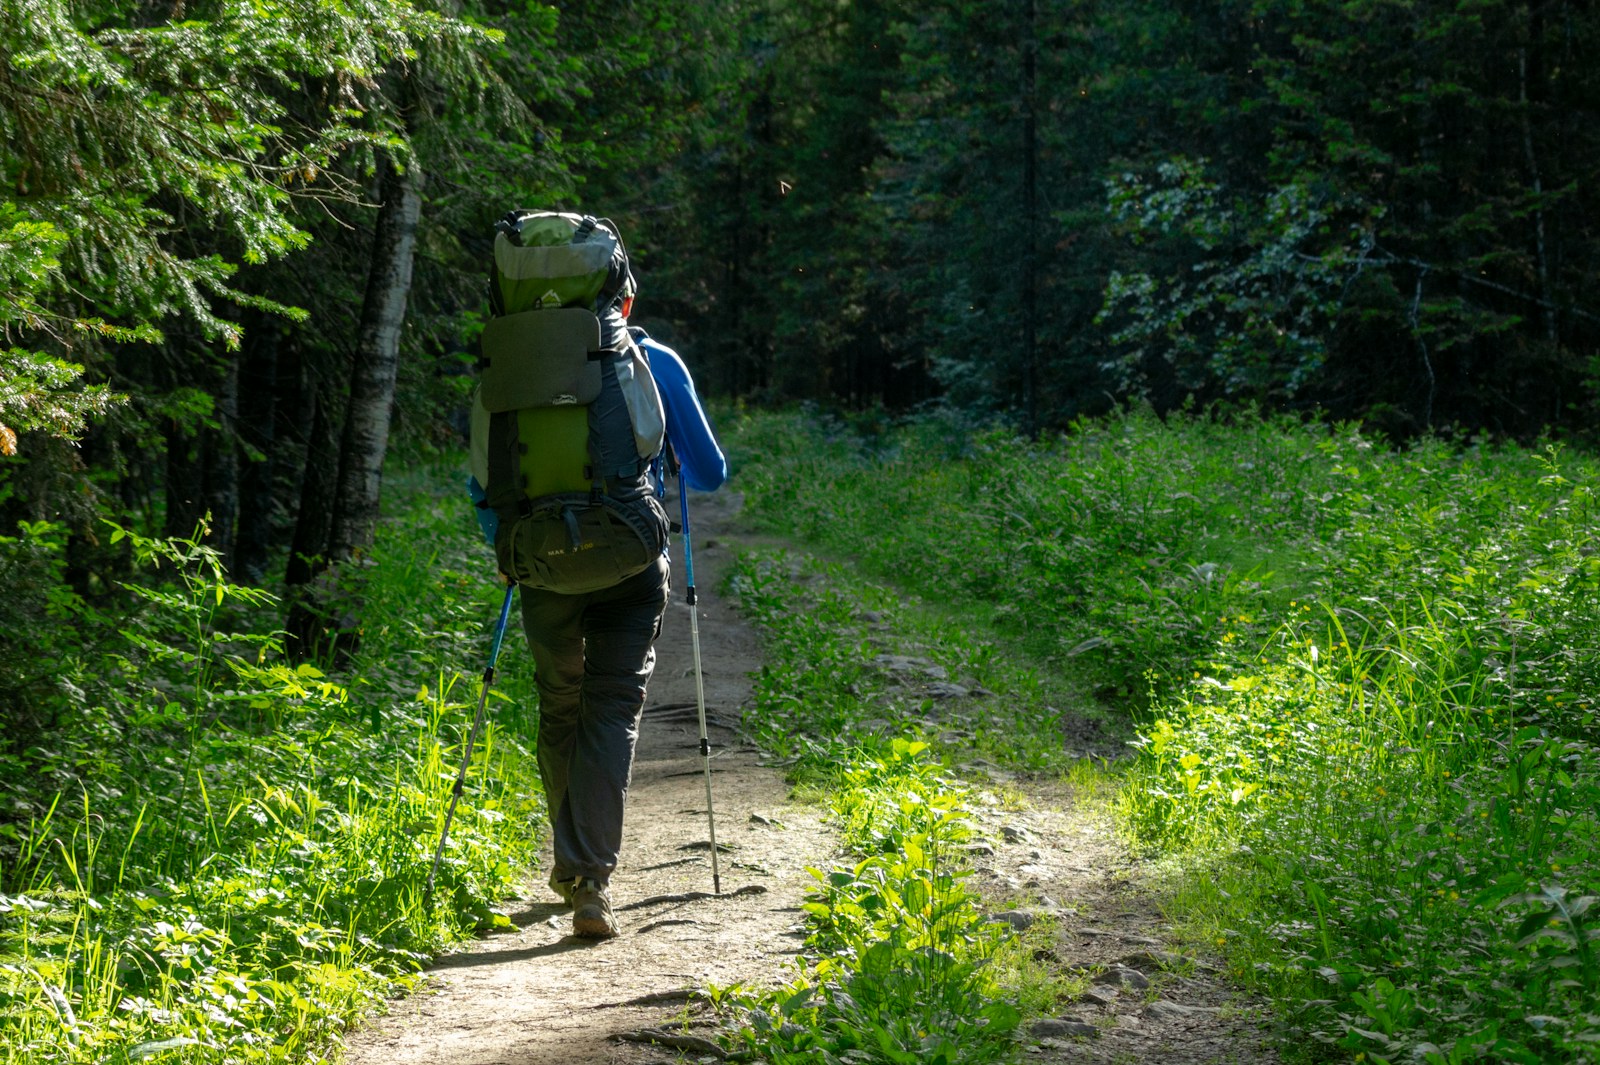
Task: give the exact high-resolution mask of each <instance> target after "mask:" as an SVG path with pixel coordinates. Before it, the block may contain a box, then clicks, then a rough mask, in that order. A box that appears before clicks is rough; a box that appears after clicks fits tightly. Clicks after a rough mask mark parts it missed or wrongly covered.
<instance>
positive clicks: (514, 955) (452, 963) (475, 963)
mask: <svg viewBox="0 0 1600 1065" xmlns="http://www.w3.org/2000/svg"><path fill="white" fill-rule="evenodd" d="M603 942H606V941H605V940H598V939H583V938H582V937H580V936H563V937H562V938H560V939H558V940H556V941H555V942H554V943H546V944H544V945H543V946H538V947H525V948H523V949H522V950H474V951H468V952H463V953H461V954H446V955H445V956H444V957H442V958H438V959H436V960H435V961H434V963H433V964H432V965H430V966H428V969H429V971H437V970H439V969H474V968H477V967H479V966H483V965H509V964H511V963H512V962H519V961H530V960H532V959H534V958H550V957H554V956H555V955H557V954H565V953H567V952H568V951H571V950H586V949H588V948H590V947H594V946H598V945H599V944H601V943H603Z"/></svg>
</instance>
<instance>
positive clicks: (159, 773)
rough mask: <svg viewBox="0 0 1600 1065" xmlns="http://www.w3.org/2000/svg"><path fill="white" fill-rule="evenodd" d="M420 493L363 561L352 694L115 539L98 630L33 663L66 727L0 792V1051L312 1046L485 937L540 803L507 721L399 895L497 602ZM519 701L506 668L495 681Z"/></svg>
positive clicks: (449, 763)
mask: <svg viewBox="0 0 1600 1065" xmlns="http://www.w3.org/2000/svg"><path fill="white" fill-rule="evenodd" d="M434 477H435V479H436V480H439V481H443V480H444V478H443V477H442V476H439V475H438V474H435V475H434ZM422 480H424V478H412V479H410V482H409V493H408V496H407V498H405V499H404V500H403V501H402V505H401V508H400V510H401V512H402V513H403V515H404V516H403V518H401V519H400V521H399V523H398V526H399V527H396V525H393V524H392V525H390V526H387V527H386V528H385V529H384V530H383V531H382V533H381V539H380V543H379V545H378V547H377V549H376V551H375V554H374V558H375V560H376V561H377V565H375V566H373V567H369V568H368V577H367V586H366V593H367V596H368V600H369V614H368V629H367V633H366V638H365V641H364V651H363V654H364V655H366V656H367V657H365V658H364V659H363V660H362V661H361V662H360V663H358V666H359V668H358V671H357V672H356V673H354V674H352V675H351V676H349V677H338V678H335V677H331V676H325V675H323V674H322V673H320V672H319V671H318V670H317V669H315V668H314V667H312V666H309V665H302V666H299V667H298V668H295V667H291V666H288V665H285V664H284V663H283V662H282V659H281V656H280V654H279V647H278V644H277V638H276V636H275V634H274V633H273V631H272V630H273V629H274V628H275V627H276V625H275V622H276V617H275V612H274V609H275V608H274V604H273V603H272V602H271V601H270V600H269V599H268V597H266V596H264V595H263V594H262V593H260V592H258V591H253V590H250V589H245V588H241V587H239V586H236V585H234V584H232V583H230V582H229V581H228V580H227V575H226V573H225V572H224V571H223V570H222V567H221V565H220V562H219V560H218V559H217V557H216V555H215V554H214V553H213V552H211V551H210V549H208V548H206V547H204V546H203V545H198V544H195V543H193V542H190V541H184V540H176V541H167V540H153V539H149V538H145V537H142V536H139V535H137V534H135V533H132V532H129V531H127V530H121V529H113V530H112V531H111V533H110V534H109V535H110V537H111V538H113V539H116V540H118V541H119V542H121V543H124V544H126V545H127V546H128V547H129V550H130V552H131V553H132V555H133V556H134V558H135V560H136V562H137V563H138V564H139V570H138V573H139V577H138V578H137V580H136V581H132V582H130V583H129V585H128V588H127V593H128V596H129V599H128V601H127V604H126V605H125V606H124V607H123V608H122V611H121V613H120V614H119V615H117V616H115V617H111V616H109V615H102V614H99V613H95V612H90V611H87V610H83V609H77V612H76V613H75V614H74V615H73V616H74V619H75V621H76V623H77V624H78V625H79V632H78V637H79V640H80V646H79V649H78V650H77V652H76V653H75V654H74V655H71V656H65V655H64V656H62V657H60V658H59V659H58V660H57V662H58V664H59V666H60V668H61V669H62V672H61V674H60V675H59V676H58V678H57V685H58V688H59V689H60V690H61V691H64V692H71V693H74V694H72V695H71V698H72V699H73V700H75V701H76V702H78V703H79V704H81V705H82V706H83V707H84V708H85V712H83V713H80V714H76V715H68V714H61V715H59V724H58V725H57V727H55V728H53V729H49V730H46V731H45V732H44V733H43V736H44V737H45V739H46V740H47V741H48V742H43V741H41V742H40V743H36V744H34V745H33V746H32V747H30V748H28V749H26V750H25V751H23V752H21V753H20V754H19V755H18V756H17V758H18V761H17V762H16V763H14V765H19V766H21V767H23V768H24V769H25V770H26V772H20V773H17V774H16V775H11V774H9V773H8V776H7V778H6V783H7V792H8V794H7V801H8V803H9V809H10V810H12V811H13V812H14V813H15V814H16V815H17V816H16V820H14V821H12V822H10V823H7V824H5V825H3V826H0V848H3V850H0V855H3V868H0V1036H3V1038H0V1046H3V1048H4V1049H3V1050H0V1062H13V1061H15V1062H23V1061H26V1062H29V1063H42V1062H56V1061H59V1062H78V1061H96V1062H99V1061H122V1060H138V1059H140V1058H143V1057H146V1056H150V1055H153V1054H156V1053H163V1054H165V1055H166V1056H167V1060H179V1061H188V1062H219V1061H228V1062H230V1063H231V1062H250V1061H284V1060H304V1059H307V1058H312V1057H316V1056H317V1055H319V1054H320V1053H321V1051H322V1048H323V1047H325V1045H326V1044H327V1043H328V1041H329V1040H330V1039H331V1038H332V1037H333V1036H334V1035H335V1034H336V1033H337V1032H338V1031H339V1030H341V1029H342V1028H343V1027H344V1025H345V1024H346V1023H347V1022H348V1020H349V1019H350V1017H351V1016H352V1015H354V1014H355V1013H357V1012H360V1011H361V1010H364V1009H367V1008H370V1006H371V1005H373V1004H374V1003H376V1002H378V1001H380V1000H381V998H382V997H383V995H385V994H386V993H387V992H388V991H389V990H391V989H392V988H394V987H395V986H396V985H402V984H404V983H406V982H408V981H409V980H410V979H411V975H412V974H413V973H415V972H416V971H417V969H418V968H419V967H420V966H421V964H422V963H423V962H424V961H425V960H426V959H427V958H428V957H429V956H430V955H431V953H432V952H433V951H434V950H435V949H437V948H438V947H439V946H440V945H442V944H443V943H444V942H446V941H447V940H448V939H450V938H452V937H454V936H456V935H459V934H461V933H462V932H463V931H464V930H466V929H468V928H471V927H474V926H477V925H480V924H484V923H492V922H494V921H495V920H496V917H495V915H493V913H492V912H491V910H490V906H491V904H492V903H493V902H494V901H495V900H496V899H497V898H499V897H500V896H502V895H503V894H504V893H505V892H506V891H507V890H508V889H509V888H510V887H511V886H512V885H513V883H514V882H515V881H516V878H517V873H518V869H519V868H520V867H521V866H523V865H525V864H526V863H527V861H528V860H529V858H530V852H531V850H532V843H533V840H534V834H535V832H536V830H537V824H538V821H537V818H538V815H539V813H540V804H539V799H538V796H537V794H536V793H535V792H534V791H533V790H532V787H531V782H532V780H533V779H534V778H533V774H532V765H533V759H532V755H531V753H530V752H528V751H527V750H526V749H525V747H524V746H523V739H522V736H521V735H520V733H519V730H518V729H516V728H514V727H506V726H507V725H512V726H514V725H515V724H516V723H517V722H516V720H515V718H514V717H513V718H510V719H509V720H507V721H506V722H504V723H503V722H502V721H501V720H499V718H500V717H501V716H502V715H499V714H496V715H495V718H496V720H492V721H491V723H490V727H489V731H488V736H487V739H486V740H485V742H483V743H482V744H481V746H480V747H479V749H478V751H477V753H475V755H474V763H473V768H472V772H471V773H470V775H469V779H470V782H471V784H472V788H471V790H470V791H469V792H468V796H467V798H466V800H465V801H464V802H463V803H462V805H461V807H460V808H459V809H458V812H457V816H456V820H455V822H454V823H453V825H452V828H451V835H450V846H449V848H448V849H447V850H446V855H445V860H444V862H443V864H442V866H441V869H440V877H439V881H438V890H437V902H436V903H432V904H430V903H428V902H427V901H426V900H424V897H423V884H424V881H425V880H426V877H427V875H428V870H429V867H430V864H431V861H432V858H433V849H434V846H435V844H436V843H437V841H438V833H439V829H440V825H441V821H442V816H443V811H444V807H445V802H446V799H447V797H448V794H449V789H450V785H451V783H452V782H453V780H454V777H455V771H456V766H455V764H454V760H455V759H456V758H458V757H459V753H458V752H459V747H458V746H456V744H457V743H459V741H460V740H462V739H464V736H465V732H466V728H467V727H468V725H469V724H470V720H471V712H472V710H473V709H474V706H475V702H476V698H475V697H476V691H475V690H474V686H473V685H472V683H471V682H470V681H468V680H465V679H463V675H462V674H461V673H458V672H456V670H457V669H459V668H464V667H466V666H467V665H468V664H469V656H468V654H467V651H468V649H469V648H470V649H472V650H473V651H475V652H476V653H475V654H474V655H472V656H471V657H472V658H477V657H480V656H481V653H482V646H483V645H484V644H485V642H486V641H485V640H484V627H485V618H486V616H488V615H489V614H490V609H489V607H488V606H487V605H486V604H487V601H486V599H485V594H486V593H487V594H493V591H494V586H493V582H492V580H490V579H486V578H487V577H489V576H490V575H492V572H493V571H492V564H491V563H488V562H486V561H481V560H474V559H473V558H472V557H471V556H472V555H473V554H474V552H476V553H477V554H479V555H481V554H482V552H481V550H480V549H477V548H475V547H474V544H473V537H474V532H473V531H471V529H470V525H471V519H470V517H468V516H467V515H466V513H465V512H464V511H463V510H462V509H460V508H456V509H454V510H448V511H447V510H442V509H441V508H439V507H438V506H437V504H436V501H435V500H434V499H431V498H428V497H427V496H426V495H425V494H424V493H423V492H422V491H420V488H419V483H418V482H419V481H422ZM440 513H448V514H450V515H452V517H453V518H455V519H458V520H456V521H451V522H450V523H449V524H448V525H447V524H445V521H444V519H441V518H440V517H438V516H437V515H438V514H440ZM469 565H470V566H471V567H472V568H474V569H476V571H477V572H476V573H475V574H469V573H468V572H467V570H468V567H469ZM36 572H41V573H48V572H49V567H48V565H45V566H44V567H43V568H40V569H37V570H36ZM419 587H428V588H429V589H430V595H429V596H427V597H419V596H417V594H416V589H417V588H419ZM47 598H48V597H47ZM419 603H425V604H426V606H425V607H422V606H419ZM424 610H426V612H425V613H424V612H423V611H424ZM473 664H475V663H473ZM523 673H525V670H524V671H523ZM468 675H469V676H470V673H469V674H468ZM529 688H530V685H529V683H528V678H527V677H526V676H525V675H522V674H519V673H518V671H517V670H515V669H512V670H509V671H508V672H507V675H506V678H505V685H504V688H503V689H502V690H507V691H509V692H513V693H518V694H520V695H522V696H524V697H526V696H527V695H528V694H529ZM8 768H11V767H8ZM498 920H499V921H501V922H504V921H505V918H503V917H501V918H498Z"/></svg>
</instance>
